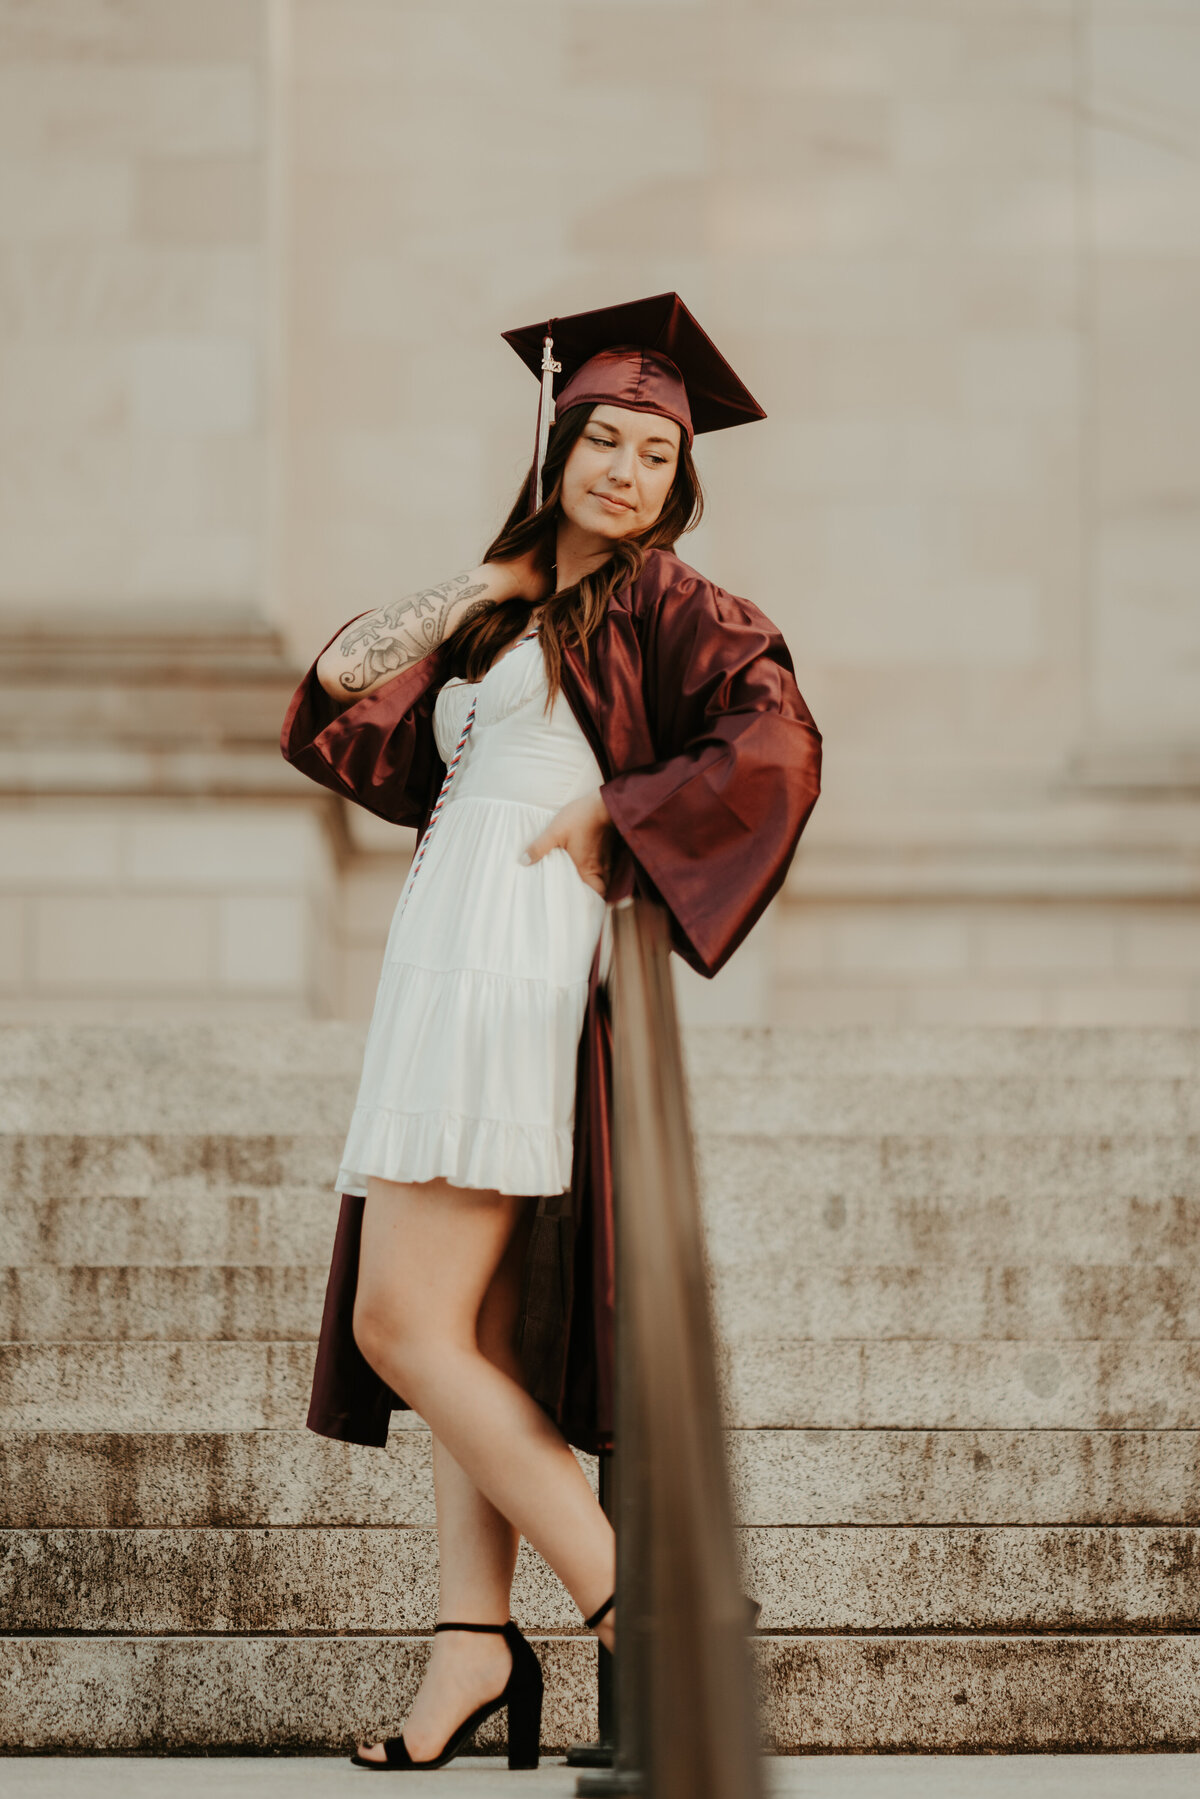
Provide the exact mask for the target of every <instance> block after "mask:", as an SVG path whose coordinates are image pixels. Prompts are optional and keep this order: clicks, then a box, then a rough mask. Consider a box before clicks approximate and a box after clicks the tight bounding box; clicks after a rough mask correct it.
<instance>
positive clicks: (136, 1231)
mask: <svg viewBox="0 0 1200 1799" xmlns="http://www.w3.org/2000/svg"><path fill="white" fill-rule="evenodd" d="M19 1141H20V1156H19V1158H17V1159H18V1160H19V1161H20V1163H21V1170H22V1171H21V1172H18V1173H16V1174H13V1173H12V1172H11V1171H10V1172H8V1173H7V1174H6V1173H5V1171H4V1170H3V1168H2V1167H0V1243H2V1244H3V1254H4V1259H5V1261H6V1262H8V1263H10V1264H11V1265H13V1266H17V1267H32V1266H35V1265H38V1264H56V1265H60V1266H67V1267H71V1266H85V1265H91V1266H121V1265H125V1264H128V1263H135V1264H139V1265H141V1266H161V1267H173V1266H176V1265H178V1264H180V1263H190V1264H205V1265H209V1266H215V1265H239V1266H248V1265H257V1266H287V1265H292V1264H301V1265H310V1266H313V1267H318V1266H321V1265H324V1266H326V1267H327V1266H328V1257H329V1250H330V1245H331V1243H332V1240H333V1230H334V1225H335V1223H336V1218H337V1200H336V1197H335V1195H334V1192H333V1186H332V1183H333V1180H334V1177H335V1175H336V1171H337V1154H338V1149H339V1148H340V1141H339V1143H338V1144H337V1145H336V1146H334V1145H331V1144H330V1143H329V1141H328V1140H327V1139H325V1140H322V1142H321V1146H320V1148H319V1149H318V1148H317V1147H316V1146H315V1145H314V1143H313V1141H312V1140H311V1139H307V1140H294V1141H292V1142H290V1143H283V1142H275V1140H272V1141H273V1142H275V1148H274V1149H273V1150H272V1151H271V1154H273V1155H274V1154H277V1155H278V1158H279V1159H278V1164H277V1166H278V1170H279V1173H278V1178H276V1176H275V1173H274V1172H273V1169H274V1166H275V1165H274V1164H271V1165H268V1166H264V1165H263V1164H261V1163H260V1164H259V1166H258V1170H257V1176H258V1178H238V1177H237V1176H236V1175H234V1174H231V1173H230V1172H229V1170H230V1164H231V1162H232V1161H234V1160H235V1159H236V1155H237V1154H238V1153H239V1151H238V1140H237V1139H229V1138H216V1139H213V1140H211V1141H210V1142H208V1144H207V1145H205V1144H204V1143H202V1142H201V1140H199V1139H188V1140H181V1147H179V1154H180V1157H181V1158H182V1165H181V1164H179V1163H176V1162H175V1161H174V1153H175V1152H174V1148H173V1147H172V1145H171V1144H170V1140H165V1139H148V1138H136V1139H126V1140H123V1143H122V1146H121V1148H120V1151H119V1156H120V1157H124V1158H127V1160H125V1161H124V1163H123V1164H122V1166H121V1167H120V1168H118V1169H117V1170H116V1172H115V1173H113V1174H111V1175H106V1173H105V1166H106V1165H107V1166H108V1167H110V1168H111V1165H112V1163H113V1161H114V1160H115V1159H117V1157H118V1152H117V1151H116V1150H114V1149H113V1147H112V1140H111V1139H107V1140H105V1141H104V1143H103V1145H102V1146H101V1149H100V1151H99V1159H98V1161H97V1162H93V1161H92V1160H91V1158H90V1152H89V1146H88V1140H87V1139H72V1140H71V1142H73V1143H79V1144H80V1145H81V1146H82V1147H81V1148H80V1150H79V1154H78V1156H75V1155H74V1152H72V1153H71V1154H70V1155H68V1154H67V1153H66V1152H65V1150H64V1153H63V1155H62V1157H61V1158H60V1157H59V1156H58V1148H60V1147H61V1146H63V1144H64V1141H65V1140H63V1139H52V1140H48V1139H45V1138H41V1139H28V1138H25V1139H20V1140H19ZM48 1144H49V1145H53V1146H54V1147H53V1149H52V1150H51V1149H49V1148H47V1145H48ZM9 1148H10V1149H11V1148H12V1140H10V1143H9ZM43 1152H45V1154H44V1155H43ZM254 1153H255V1154H257V1153H258V1151H257V1150H255V1151H254ZM263 1153H264V1154H266V1152H265V1151H264V1152H263ZM46 1158H49V1159H51V1160H56V1161H58V1163H59V1166H58V1169H57V1172H51V1171H50V1170H49V1169H48V1168H47V1166H46ZM697 1161H698V1169H699V1177H700V1184H701V1193H702V1198H703V1205H704V1215H705V1224H706V1230H707V1234H708V1239H709V1249H710V1253H711V1254H712V1256H713V1259H714V1262H715V1263H716V1264H718V1265H720V1266H721V1267H723V1268H726V1269H729V1268H732V1267H735V1266H737V1265H738V1264H739V1263H755V1264H756V1265H763V1264H764V1263H769V1264H770V1265H773V1266H776V1267H780V1266H789V1265H792V1266H794V1265H797V1264H799V1265H801V1266H803V1265H805V1264H806V1263H809V1262H819V1263H821V1264H822V1265H846V1264H854V1263H865V1264H878V1263H898V1264H911V1263H920V1264H922V1265H928V1264H930V1263H940V1262H946V1261H953V1262H962V1261H976V1262H984V1263H998V1264H1022V1263H1024V1264H1032V1263H1042V1264H1045V1263H1047V1262H1070V1263H1076V1264H1079V1265H1083V1266H1087V1265H1098V1264H1105V1263H1152V1262H1158V1263H1171V1262H1181V1263H1184V1264H1187V1265H1189V1266H1190V1265H1191V1264H1192V1263H1193V1262H1194V1260H1195V1257H1196V1253H1197V1246H1198V1245H1200V1138H1192V1139H1189V1138H1186V1137H1177V1138H1170V1137H1104V1136H1095V1137H1074V1136H1068V1137H1056V1136H1045V1137H1030V1138H1023V1139H1020V1140H1018V1139H1015V1138H1005V1137H978V1138H975V1139H971V1138H965V1137H964V1138H961V1139H958V1140H955V1139H951V1138H946V1137H942V1138H937V1137H928V1136H916V1137H914V1136H897V1137H887V1136H867V1137H845V1138H839V1137H821V1136H812V1137H805V1136H795V1137H775V1138H762V1137H754V1136H738V1135H734V1134H730V1135H729V1136H727V1137H724V1138H719V1137H701V1138H700V1139H699V1140H698V1142H697ZM67 1164H69V1166H68V1165H67ZM172 1169H174V1170H175V1172H174V1173H172ZM242 1174H243V1176H247V1174H248V1171H247V1170H246V1169H245V1168H243V1170H242Z"/></svg>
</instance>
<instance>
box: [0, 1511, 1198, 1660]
mask: <svg viewBox="0 0 1200 1799" xmlns="http://www.w3.org/2000/svg"><path fill="white" fill-rule="evenodd" d="M738 1538H739V1551H740V1555H741V1560H742V1568H743V1576H742V1578H743V1584H744V1587H745V1590H746V1591H747V1592H748V1593H750V1594H752V1595H753V1597H754V1598H756V1599H757V1600H758V1601H759V1602H760V1603H761V1606H762V1613H761V1616H760V1618H759V1626H760V1628H761V1629H763V1630H767V1631H779V1630H787V1631H803V1632H816V1633H820V1632H825V1631H837V1632H877V1633H880V1634H886V1633H888V1632H904V1633H906V1634H911V1633H914V1632H915V1633H918V1634H921V1633H930V1632H935V1631H965V1632H977V1631H992V1632H1007V1631H1033V1632H1047V1633H1049V1632H1058V1631H1071V1632H1092V1631H1097V1632H1102V1633H1105V1634H1135V1633H1138V1632H1142V1631H1163V1630H1167V1631H1189V1630H1195V1629H1197V1627H1198V1626H1200V1587H1198V1584H1197V1578H1196V1576H1197V1569H1198V1567H1200V1532H1198V1531H1197V1530H1195V1529H1192V1528H1183V1529H1180V1528H1177V1527H1165V1528H1162V1527H1160V1528H1152V1527H1142V1528H1134V1529H1120V1528H1116V1529H1114V1528H1111V1527H1110V1528H1101V1529H1092V1528H1086V1527H1081V1526H1070V1527H1050V1528H1046V1527H1043V1526H1021V1527H1016V1528H1004V1527H999V1528H978V1527H965V1528H963V1527H953V1526H951V1527H946V1526H940V1525H936V1526H929V1527H924V1528H917V1529H914V1528H912V1527H896V1526H883V1527H878V1528H874V1527H870V1526H867V1527H857V1528H840V1529H839V1528H831V1527H827V1526H820V1527H816V1528H812V1527H797V1526H792V1527H789V1526H776V1527H773V1528H769V1529H754V1528H749V1529H742V1530H741V1531H739V1533H738ZM437 1612H438V1565H437V1537H436V1533H435V1532H434V1531H432V1530H428V1529H411V1528H408V1529H399V1530H396V1529H377V1530H355V1529H350V1530H336V1529H330V1528H328V1527H325V1526H322V1527H319V1528H316V1529H305V1528H299V1529H282V1530H281V1529H269V1530H208V1529H201V1530H147V1529H140V1530H111V1531H110V1530H99V1531H96V1530H68V1531H52V1530H15V1531H0V1616H2V1617H3V1618H4V1620H5V1628H6V1629H7V1630H9V1631H13V1632H33V1633H37V1634H55V1633H58V1632H64V1631H75V1632H78V1631H83V1632H86V1633H88V1634H93V1635H113V1634H118V1635H126V1634H130V1635H142V1634H149V1635H171V1634H176V1633H178V1634H183V1635H188V1634H194V1633H211V1632H251V1633H257V1632H263V1631H285V1632H287V1633H288V1634H289V1635H291V1634H301V1635H313V1634H318V1635H320V1634H336V1633H338V1632H341V1631H351V1632H354V1633H356V1634H369V1633H371V1632H380V1633H383V1634H387V1635H391V1634H393V1633H395V1632H397V1631H399V1632H407V1631H423V1630H429V1629H431V1628H432V1625H433V1622H434V1620H435V1619H436V1617H437ZM513 1615H514V1617H517V1618H520V1619H521V1620H522V1623H523V1624H525V1625H527V1626H528V1627H529V1628H530V1629H534V1630H539V1631H542V1630H550V1631H573V1630H576V1629H578V1628H579V1627H580V1618H579V1613H578V1612H577V1610H576V1608H575V1606H574V1604H573V1602H572V1601H571V1599H570V1598H569V1596H568V1595H567V1593H566V1592H565V1591H564V1589H563V1587H562V1586H561V1584H560V1582H559V1581H558V1579H557V1578H556V1577H555V1576H554V1575H553V1574H552V1573H551V1571H550V1570H549V1569H548V1568H547V1566H546V1565H545V1563H544V1562H543V1561H542V1560H541V1559H540V1558H539V1557H538V1556H536V1555H534V1554H533V1552H532V1551H531V1550H529V1548H528V1547H527V1546H526V1545H523V1546H522V1550H521V1553H520V1556H519V1557H518V1562H517V1574H516V1580H515V1583H514V1588H513Z"/></svg>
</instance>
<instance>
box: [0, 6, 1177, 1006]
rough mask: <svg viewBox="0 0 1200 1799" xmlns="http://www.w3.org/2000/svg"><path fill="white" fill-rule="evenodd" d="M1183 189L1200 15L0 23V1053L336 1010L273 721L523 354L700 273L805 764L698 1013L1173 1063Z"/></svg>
mask: <svg viewBox="0 0 1200 1799" xmlns="http://www.w3.org/2000/svg"><path fill="white" fill-rule="evenodd" d="M1198 151H1200V9H1198V8H1197V7H1196V6H1195V5H1194V4H1189V3H1188V0H970V3H969V4H955V5H950V4H945V5H942V4H933V5H929V4H924V5H920V6H918V5H916V4H909V3H905V0H899V3H896V4H885V3H884V0H873V3H871V0H864V4H862V5H857V4H856V5H853V6H847V5H845V4H834V3H833V0H790V3H789V0H774V3H772V0H757V3H755V0H621V3H620V4H618V5H616V6H615V7H609V8H606V9H604V13H603V17H602V18H601V17H600V16H599V15H598V14H597V13H596V12H595V11H594V10H593V9H590V8H586V7H583V6H580V5H578V4H573V3H572V0H504V3H503V4H495V0H440V3H439V4H436V5H435V4H424V5H415V4H407V3H405V0H205V4H204V5H203V6H197V5H194V4H191V3H190V0H125V3H124V4H119V5H118V4H117V3H116V0H49V3H48V4H45V5H38V6H29V5H27V4H21V3H19V0H0V471H2V478H0V642H2V643H3V651H4V653H3V657H2V659H0V685H2V686H3V689H4V692H3V704H2V706H0V1016H2V1017H4V1018H8V1019H22V1018H39V1019H40V1018H56V1017H63V1018H91V1017H104V1018H121V1017H145V1016H180V1015H210V1014H211V1015H214V1016H217V1017H221V1016H233V1015H234V1014H238V1015H251V1016H260V1015H271V1014H282V1015H298V1016H308V1015H319V1016H335V1017H336V1016H340V1017H348V1018H354V1017H361V1016H362V1015H363V1014H364V1011H365V1010H366V1009H367V1008H368V1007H369V1005H370V1001H371V997H372V994H373V991H374V984H375V977H376V972H377V968H378V963H379V958H380V954H381V950H382V943H383V937H384V934H385V931H386V927H387V923H388V920H389V918H390V915H391V910H392V907H393V905H394V903H395V899H396V897H397V895H398V892H399V889H400V885H401V883H402V880H403V875H404V870H405V867H406V863H407V859H408V856H409V855H410V854H411V849H412V833H411V832H403V831H398V830H393V829H391V828H389V827H387V826H384V825H382V824H378V823H377V822H375V821H372V820H370V819H369V818H367V817H366V816H365V815H356V814H353V813H352V812H351V811H350V810H349V809H346V808H342V807H340V806H339V805H338V804H337V803H336V802H335V801H333V800H332V799H330V798H329V797H328V796H325V795H323V794H321V793H319V792H318V791H317V790H316V789H315V788H310V787H309V786H308V784H307V783H305V782H304V781H302V780H301V779H300V778H299V777H298V776H296V775H295V774H294V773H293V771H291V770H289V769H288V768H287V767H286V766H285V765H284V764H283V762H282V760H281V758H280V757H279V754H278V749H277V735H278V728H279V723H280V720H281V717H282V713H283V709H284V707H285V705H286V702H287V698H288V695H289V693H290V691H291V688H292V686H293V684H294V681H295V679H296V677H297V674H298V672H299V670H300V669H301V668H302V667H303V666H304V664H306V663H307V662H308V661H309V660H310V659H311V657H312V655H313V654H314V653H315V651H316V649H317V648H318V647H319V646H320V644H321V643H323V642H324V641H325V640H326V638H328V637H329V636H330V635H331V634H332V632H333V631H334V629H335V628H336V627H337V626H338V625H339V624H340V623H341V622H342V621H343V620H345V619H347V618H349V617H350V616H351V615H353V614H354V613H356V612H360V611H362V610H363V609H365V608H367V607H370V606H374V605H377V604H380V603H382V602H383V601H385V600H387V599H390V598H393V597H395V596H396V595H397V594H399V593H403V592H406V591H411V590H412V589H414V588H416V587H418V586H420V585H422V584H424V583H426V582H431V581H436V580H439V579H441V578H443V577H445V576H447V575H449V574H451V573H453V572H456V571H457V570H459V569H462V568H465V567H470V566H472V565H473V563H474V562H475V561H476V560H477V559H478V557H479V555H480V553H481V551H482V549H483V547H484V545H485V544H486V543H487V541H488V539H489V537H490V536H491V534H492V532H493V531H494V529H495V527H496V525H497V523H498V522H499V520H500V519H501V518H502V517H503V515H504V513H505V512H506V510H507V508H508V505H509V504H510V502H511V499H512V496H513V494H514V492H515V490H516V488H517V485H518V483H519V481H520V478H521V475H522V473H523V471H524V469H525V467H526V466H527V463H528V458H529V454H530V450H531V440H532V430H533V411H534V399H535V396H534V390H533V384H532V383H531V382H530V380H529V377H528V374H527V373H526V372H525V371H524V370H523V369H522V368H521V366H520V365H519V363H518V362H517V359H516V358H515V357H513V356H512V354H511V352H509V351H508V350H507V348H506V346H504V345H503V344H502V343H501V341H500V338H499V332H500V330H501V329H502V328H503V327H505V326H509V325H513V324H517V323H522V322H524V321H526V320H527V319H530V318H536V317H538V316H540V315H543V314H545V313H546V312H548V311H558V312H569V311H574V310H576V309H578V308H581V307H584V306H591V305H597V304H603V303H606V302H608V301H612V300H617V299H621V298H625V297H632V296H634V295H636V294H640V293H650V292H655V291H658V290H660V289H663V288H675V289H677V290H678V291H679V292H680V293H681V294H682V295H683V297H684V298H685V299H686V301H687V303H688V305H689V306H690V307H691V308H692V309H693V311H695V312H696V314H697V315H698V317H699V318H700V319H701V321H702V322H703V323H704V324H705V325H706V327H708V328H709V329H710V330H711V332H712V334H713V336H714V337H715V338H716V339H717V340H718V341H719V342H720V344H721V345H722V348H723V349H725V350H726V351H727V352H728V354H729V356H730V359H731V360H732V361H733V363H734V364H735V366H736V367H737V368H738V370H739V372H740V373H742V374H743V375H744V377H745V379H746V381H747V383H748V385H749V386H750V388H751V389H752V391H753V392H755V394H756V395H757V396H758V397H759V398H760V399H761V401H762V402H763V404H764V405H765V407H766V409H767V412H768V414H769V416H768V418H767V420H766V421H765V422H764V423H762V424H760V425H757V426H756V427H755V428H754V429H753V430H751V431H745V432H736V433H730V434H727V435H726V434H719V435H718V436H716V437H712V438H709V439H702V440H701V443H700V446H699V463H700V467H701V472H702V474H703V476H704V478H705V480H706V483H707V486H708V489H709V495H710V505H709V512H708V516H707V518H706V520H705V523H704V524H703V525H702V527H701V529H700V530H699V531H698V532H697V533H696V535H695V536H694V537H693V538H691V539H684V540H683V542H682V544H681V546H680V547H681V552H682V553H683V554H684V555H685V557H687V558H688V559H689V560H693V561H695V562H696V563H697V564H698V565H699V566H700V567H702V568H703V569H704V570H705V572H706V573H709V574H711V575H712V576H713V577H714V578H715V579H717V580H718V581H720V582H721V583H722V584H723V585H725V586H727V587H729V588H730V589H732V590H733V591H735V592H739V593H743V594H746V595H747V596H749V597H750V598H752V599H754V600H755V601H756V602H757V603H758V604H759V605H761V606H762V607H763V608H764V610H765V611H767V612H768V613H769V614H770V615H771V616H772V617H773V618H774V619H776V620H777V622H778V623H779V624H780V626H781V628H782V629H783V631H784V634H785V636H786V638H787V640H788V642H789V644H790V646H791V648H792V651H793V655H794V659H795V664H796V671H797V677H798V679H799V682H800V686H801V689H802V691H803V692H804V694H805V697H806V698H807V699H808V701H809V703H810V704H811V706H812V709H813V711H814V714H815V715H816V718H817V720H818V723H819V724H820V726H821V728H822V731H823V733H824V735H825V742H826V771H825V791H824V794H823V796H822V799H821V802H820V804H819V806H818V808H817V811H816V813H815V814H814V816H813V820H812V822H811V825H810V827H809V830H808V832H807V833H806V836H805V838H804V841H803V843H802V845H801V849H800V853H799V854H798V856H797V859H796V862H795V865H794V868H793V871H792V874H791V877H790V879H789V883H788V886H787V888H786V890H785V892H784V893H783V894H782V895H781V896H780V898H779V900H778V901H777V902H776V903H775V904H774V905H773V906H772V907H771V909H770V911H769V912H768V914H767V916H766V917H765V918H764V920H763V922H762V923H761V925H760V926H759V927H758V928H757V930H756V931H755V932H754V933H753V934H752V936H751V938H750V939H749V940H748V942H747V943H746V945H745V946H744V947H743V948H742V950H740V951H739V952H738V955H737V956H736V957H735V958H734V959H733V961H732V962H731V963H730V965H729V967H728V969H727V970H726V971H724V972H723V974H722V975H721V976H720V977H719V978H718V980H717V981H715V982H713V983H711V984H706V983H703V982H701V981H699V980H698V979H697V978H695V977H692V976H691V975H690V971H687V970H680V977H681V982H680V985H681V997H682V999H683V1001H684V1005H685V1010H686V1013H687V1015H688V1016H691V1017H693V1018H696V1019H703V1018H714V1019H715V1018H722V1019H746V1020H751V1021H759V1022H778V1023H786V1022H796V1023H824V1022H851V1023H854V1022H858V1023H863V1024H871V1023H905V1022H915V1023H937V1022H946V1023H973V1022H978V1023H1016V1024H1037V1023H1059V1024H1064V1023H1065V1024H1091V1023H1106V1022H1114V1023H1143V1024H1163V1025H1172V1024H1183V1023H1192V1024H1196V1023H1200V911H1198V908H1197V897H1198V894H1200V604H1198V596H1197V585H1198V581H1197V569H1198V568H1200V422H1198V421H1200V322H1198V321H1200V189H1198V187H1197V184H1196V182H1195V180H1194V168H1195V159H1196V156H1197V152H1198Z"/></svg>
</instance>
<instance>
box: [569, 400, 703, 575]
mask: <svg viewBox="0 0 1200 1799" xmlns="http://www.w3.org/2000/svg"><path fill="white" fill-rule="evenodd" d="M679 440H680V429H679V426H678V425H677V424H676V423H675V420H674V419H668V418H662V417H661V416H660V415H659V414H658V413H656V412H631V411H630V410H629V409H628V407H625V406H609V405H604V406H597V407H595V408H593V411H592V415H591V417H590V418H589V420H588V422H587V424H586V425H585V426H584V427H583V430H582V431H581V432H580V434H579V436H578V437H577V438H576V440H575V442H574V443H573V444H572V446H571V449H570V453H569V454H568V456H567V460H566V462H565V464H564V465H563V477H562V509H563V512H564V513H565V515H566V517H567V518H568V519H569V520H570V522H571V523H572V524H573V525H575V526H576V527H577V528H578V529H579V530H581V531H587V532H589V533H590V534H591V535H592V536H594V537H603V538H607V539H609V540H611V541H616V540H617V539H618V538H622V537H631V536H633V535H634V533H635V532H638V531H645V530H648V529H649V527H650V526H651V525H652V524H653V523H654V521H655V519H656V518H657V517H658V515H659V513H660V512H661V511H662V509H663V506H664V504H665V502H666V498H667V495H668V494H669V493H670V491H671V483H672V482H673V481H674V479H675V470H676V467H677V466H678V463H679Z"/></svg>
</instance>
